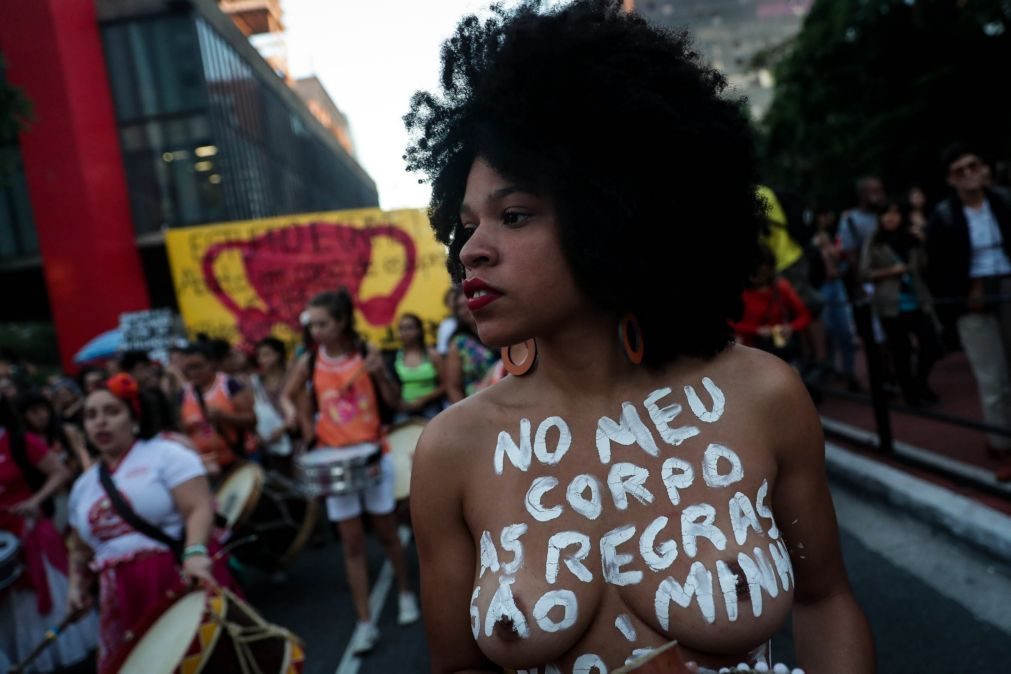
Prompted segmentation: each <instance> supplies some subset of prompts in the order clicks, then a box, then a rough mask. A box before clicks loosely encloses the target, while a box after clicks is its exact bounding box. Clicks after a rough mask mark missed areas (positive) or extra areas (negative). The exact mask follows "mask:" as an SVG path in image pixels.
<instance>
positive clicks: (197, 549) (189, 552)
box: [183, 543, 210, 562]
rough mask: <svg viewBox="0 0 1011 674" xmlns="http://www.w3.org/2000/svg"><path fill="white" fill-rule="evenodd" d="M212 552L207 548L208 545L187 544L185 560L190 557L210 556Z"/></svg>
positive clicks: (184, 551)
mask: <svg viewBox="0 0 1011 674" xmlns="http://www.w3.org/2000/svg"><path fill="white" fill-rule="evenodd" d="M209 555H210V553H209V552H208V550H207V546H206V545H200V544H199V543H198V544H195V545H187V546H186V548H185V549H184V550H183V561H184V562H185V561H186V560H187V559H189V558H190V557H208V556H209Z"/></svg>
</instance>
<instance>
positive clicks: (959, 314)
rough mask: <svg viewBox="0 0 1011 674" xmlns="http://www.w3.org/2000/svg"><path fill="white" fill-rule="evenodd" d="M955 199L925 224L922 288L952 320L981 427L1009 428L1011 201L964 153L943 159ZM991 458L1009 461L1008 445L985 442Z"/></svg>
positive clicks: (994, 438)
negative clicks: (974, 391)
mask: <svg viewBox="0 0 1011 674" xmlns="http://www.w3.org/2000/svg"><path fill="white" fill-rule="evenodd" d="M942 165H943V168H944V170H945V172H946V177H947V182H948V185H950V186H951V187H952V189H953V190H954V194H953V195H952V196H950V197H949V198H947V199H945V200H944V201H942V202H941V203H939V204H938V205H937V208H936V209H935V211H934V213H933V215H932V216H931V218H930V221H929V222H928V224H927V264H928V265H929V266H928V270H927V280H928V284H929V285H930V288H931V291H932V292H933V293H934V296H935V297H936V298H938V300H939V301H938V308H939V309H942V310H944V311H945V313H947V315H948V318H949V319H954V322H955V324H956V326H957V329H958V336H959V339H960V340H961V342H962V347H963V348H964V349H965V353H966V356H967V357H968V358H969V363H970V364H971V365H972V370H973V374H974V375H975V377H976V383H977V385H978V386H979V394H980V399H981V400H982V403H983V418H984V419H985V420H986V421H987V423H990V424H993V425H996V426H1003V427H1005V428H1011V373H1009V367H1008V366H1009V362H1011V361H1009V346H1011V194H1009V193H1008V192H1007V190H1004V189H1002V188H996V187H990V171H989V167H987V165H986V164H985V163H984V162H983V161H982V159H981V158H980V155H979V153H978V152H976V151H975V149H974V148H972V147H969V146H968V145H963V144H956V145H952V146H951V147H949V148H948V149H946V150H945V151H944V154H943V156H942ZM988 450H989V451H990V453H991V454H992V455H996V456H999V457H1001V458H1011V438H1008V437H1004V436H999V435H989V436H988Z"/></svg>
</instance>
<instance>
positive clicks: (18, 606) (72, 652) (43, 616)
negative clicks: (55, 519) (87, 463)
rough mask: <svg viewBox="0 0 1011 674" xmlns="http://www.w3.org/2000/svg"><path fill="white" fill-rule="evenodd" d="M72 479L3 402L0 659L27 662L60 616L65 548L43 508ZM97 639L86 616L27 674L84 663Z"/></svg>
mask: <svg viewBox="0 0 1011 674" xmlns="http://www.w3.org/2000/svg"><path fill="white" fill-rule="evenodd" d="M69 479H70V471H69V470H68V469H67V468H66V466H64V465H63V463H62V462H61V461H60V458H59V456H58V455H57V453H56V451H54V450H52V449H50V448H48V447H46V445H45V444H44V443H43V442H42V441H41V440H40V439H39V438H38V437H36V436H34V435H32V434H30V433H24V432H23V431H22V430H21V428H20V424H19V422H18V420H17V418H16V417H15V415H14V412H13V406H12V405H11V404H10V401H9V400H7V399H6V398H5V397H4V396H2V395H0V532H3V533H5V534H7V535H5V536H4V537H3V544H2V545H0V570H2V573H0V652H2V653H3V654H6V655H7V656H8V657H9V658H10V659H11V660H15V661H18V660H24V659H27V658H28V656H29V654H30V653H31V651H32V650H33V648H34V647H35V646H37V645H38V644H39V643H40V642H41V641H42V640H43V638H44V636H45V634H46V631H47V630H48V629H50V628H52V627H54V626H55V625H56V624H58V623H59V622H60V619H61V618H62V617H63V609H64V608H65V606H66V601H67V588H68V583H67V549H66V547H65V546H64V543H63V539H62V538H61V537H60V535H59V533H57V531H56V528H55V527H54V526H53V523H52V521H51V520H50V518H49V517H48V516H47V515H46V514H45V511H44V509H43V504H44V503H45V502H46V500H47V499H49V498H50V497H51V496H52V495H53V494H54V493H56V491H57V490H59V489H60V488H61V487H62V486H63V485H64V484H65V483H66V482H68V481H69ZM33 483H35V484H33ZM33 487H34V488H33ZM11 535H12V536H11ZM14 540H16V541H18V542H19V544H20V550H18V549H17V546H15V545H14V544H13V541H14ZM19 574H20V575H19ZM96 636H97V623H96V620H95V617H94V615H91V616H89V617H88V618H87V619H86V620H82V621H81V622H79V623H78V624H77V625H74V626H72V627H70V628H69V629H66V630H65V631H63V633H62V634H61V635H60V638H59V639H57V640H56V642H55V643H54V644H53V645H52V646H51V647H50V648H49V649H47V650H46V651H43V652H42V654H41V656H40V657H39V658H38V659H37V660H35V661H34V662H33V663H32V664H33V667H34V669H33V670H32V671H40V672H50V671H53V670H55V669H57V668H59V667H66V666H70V665H72V664H74V663H76V662H79V661H81V660H83V659H84V658H86V657H88V654H89V653H90V652H91V650H92V649H94V647H95V640H96ZM0 659H2V658H0Z"/></svg>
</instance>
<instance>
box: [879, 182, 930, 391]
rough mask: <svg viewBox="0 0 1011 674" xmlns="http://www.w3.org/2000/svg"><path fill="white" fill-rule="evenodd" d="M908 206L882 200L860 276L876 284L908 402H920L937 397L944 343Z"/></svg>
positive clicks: (881, 314)
mask: <svg viewBox="0 0 1011 674" xmlns="http://www.w3.org/2000/svg"><path fill="white" fill-rule="evenodd" d="M904 208H905V207H904V205H903V204H902V203H901V202H899V201H898V200H896V199H886V200H885V201H884V203H883V204H882V206H881V213H880V215H879V218H878V228H877V230H875V232H874V233H873V234H871V236H870V237H868V239H867V241H866V242H865V243H864V250H863V253H862V254H861V257H860V276H861V278H862V279H864V280H865V281H868V282H870V283H873V284H874V293H873V295H872V296H871V305H872V307H873V308H874V313H875V314H876V315H877V317H878V319H879V320H880V321H881V325H882V327H883V328H884V331H885V336H886V340H887V341H886V344H887V346H888V351H889V354H890V356H891V362H892V367H893V368H894V369H895V376H896V377H897V379H898V383H899V387H900V388H901V389H902V394H903V396H904V397H905V400H906V404H908V405H912V406H919V405H922V404H924V403H936V402H937V400H938V398H937V394H935V393H934V392H933V391H932V390H931V389H930V386H929V385H928V380H929V378H930V371H931V369H932V368H933V367H934V364H935V363H936V362H937V359H938V358H939V357H940V355H941V345H940V340H939V338H938V335H937V329H936V327H935V320H936V319H935V318H934V312H933V300H932V298H931V296H930V292H929V291H928V290H927V285H926V283H924V281H923V273H924V271H925V269H926V253H925V251H924V248H923V243H922V242H921V241H920V239H919V238H917V237H916V236H915V235H914V234H913V232H912V223H910V221H909V218H908V213H907V212H906V211H905V210H904ZM910 338H912V339H910Z"/></svg>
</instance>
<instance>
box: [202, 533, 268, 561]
mask: <svg viewBox="0 0 1011 674" xmlns="http://www.w3.org/2000/svg"><path fill="white" fill-rule="evenodd" d="M258 540H260V537H259V536H257V535H256V534H249V535H248V536H243V537H242V538H238V539H236V540H234V541H229V542H228V544H227V545H223V546H221V549H220V550H218V551H217V552H215V553H214V556H213V557H211V561H212V562H216V561H218V560H220V559H221V558H222V557H224V556H225V555H227V554H228V553H229V552H231V551H232V550H234V549H235V548H237V547H239V546H240V545H246V544H247V543H255V542H256V541H258Z"/></svg>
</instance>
